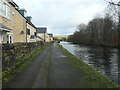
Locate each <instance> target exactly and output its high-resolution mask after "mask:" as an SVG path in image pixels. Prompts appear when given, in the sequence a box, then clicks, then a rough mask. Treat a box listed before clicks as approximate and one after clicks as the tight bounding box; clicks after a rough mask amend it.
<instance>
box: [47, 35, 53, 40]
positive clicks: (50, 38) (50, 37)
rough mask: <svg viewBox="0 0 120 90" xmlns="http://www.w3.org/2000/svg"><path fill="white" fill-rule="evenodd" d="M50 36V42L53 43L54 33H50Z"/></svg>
mask: <svg viewBox="0 0 120 90" xmlns="http://www.w3.org/2000/svg"><path fill="white" fill-rule="evenodd" d="M48 35H49V41H50V42H52V41H53V34H52V33H48Z"/></svg>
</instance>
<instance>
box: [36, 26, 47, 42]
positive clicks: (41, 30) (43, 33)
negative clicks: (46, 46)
mask: <svg viewBox="0 0 120 90" xmlns="http://www.w3.org/2000/svg"><path fill="white" fill-rule="evenodd" d="M36 31H37V41H44V42H47V38H48V37H47V28H46V27H37V29H36Z"/></svg>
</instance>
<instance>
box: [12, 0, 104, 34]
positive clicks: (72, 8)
mask: <svg viewBox="0 0 120 90" xmlns="http://www.w3.org/2000/svg"><path fill="white" fill-rule="evenodd" d="M14 1H15V2H16V3H17V5H18V6H19V7H20V8H25V10H26V11H27V15H28V16H32V22H33V24H34V25H36V26H38V27H40V26H41V27H47V28H48V30H47V32H48V33H53V34H54V35H69V34H73V33H74V32H75V31H76V30H77V25H79V24H81V23H85V24H87V23H88V22H89V21H90V20H91V19H93V18H94V17H96V16H97V15H100V16H102V15H103V12H104V10H105V8H106V2H105V1H104V0H14Z"/></svg>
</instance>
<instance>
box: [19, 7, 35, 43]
mask: <svg viewBox="0 0 120 90" xmlns="http://www.w3.org/2000/svg"><path fill="white" fill-rule="evenodd" d="M18 11H19V13H20V14H21V15H22V16H23V17H25V19H26V42H36V27H35V25H34V24H33V23H32V21H31V19H32V17H31V16H27V11H26V10H25V9H19V10H18Z"/></svg>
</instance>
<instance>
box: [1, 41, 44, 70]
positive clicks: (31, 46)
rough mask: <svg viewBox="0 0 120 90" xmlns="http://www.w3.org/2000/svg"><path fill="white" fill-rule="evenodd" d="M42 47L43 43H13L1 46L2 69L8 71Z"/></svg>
mask: <svg viewBox="0 0 120 90" xmlns="http://www.w3.org/2000/svg"><path fill="white" fill-rule="evenodd" d="M42 46H44V43H43V42H36V43H15V44H3V45H2V47H3V48H2V49H3V50H2V69H3V71H5V70H8V69H9V68H11V67H12V66H14V64H16V63H17V62H19V61H21V60H22V59H23V58H24V57H25V56H27V55H30V54H32V53H33V52H34V51H35V50H37V49H39V48H41V47H42Z"/></svg>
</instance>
